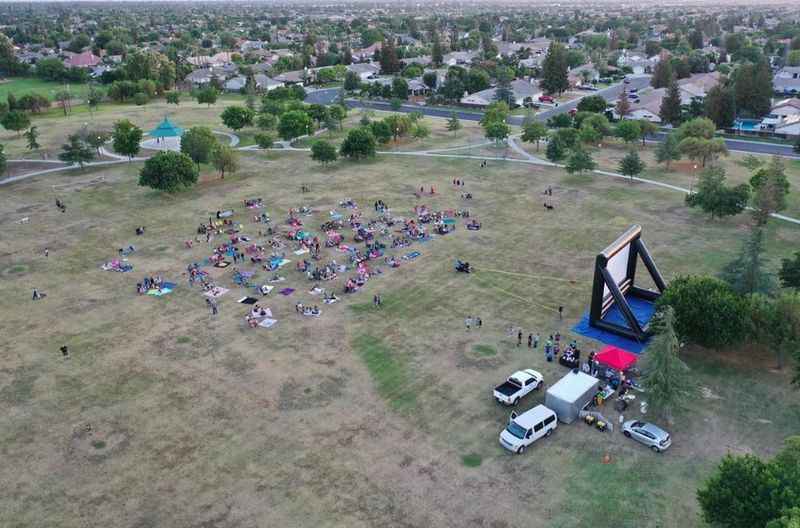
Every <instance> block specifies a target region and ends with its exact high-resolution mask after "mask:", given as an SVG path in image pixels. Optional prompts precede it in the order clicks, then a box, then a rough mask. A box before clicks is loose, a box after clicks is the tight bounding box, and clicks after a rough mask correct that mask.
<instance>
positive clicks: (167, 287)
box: [147, 282, 177, 297]
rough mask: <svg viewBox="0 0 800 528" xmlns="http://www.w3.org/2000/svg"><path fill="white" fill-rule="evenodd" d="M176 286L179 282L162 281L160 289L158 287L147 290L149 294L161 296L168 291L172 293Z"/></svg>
mask: <svg viewBox="0 0 800 528" xmlns="http://www.w3.org/2000/svg"><path fill="white" fill-rule="evenodd" d="M176 287H177V284H175V283H174V282H162V283H161V288H160V289H157V288H152V289H149V290H147V295H153V296H155V297H161V296H162V295H166V294H168V293H172V290H174V289H175V288H176Z"/></svg>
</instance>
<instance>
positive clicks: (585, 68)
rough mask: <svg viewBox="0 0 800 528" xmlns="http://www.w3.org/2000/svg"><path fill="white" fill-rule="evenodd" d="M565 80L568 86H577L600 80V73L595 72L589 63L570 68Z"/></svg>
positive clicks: (595, 69)
mask: <svg viewBox="0 0 800 528" xmlns="http://www.w3.org/2000/svg"><path fill="white" fill-rule="evenodd" d="M567 79H568V80H569V84H570V86H578V85H579V84H585V83H591V82H597V80H598V79H600V72H599V71H597V68H595V67H594V66H593V65H592V64H591V63H589V64H583V65H581V66H576V67H575V68H572V69H571V70H570V71H569V73H567Z"/></svg>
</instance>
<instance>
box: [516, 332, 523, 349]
mask: <svg viewBox="0 0 800 528" xmlns="http://www.w3.org/2000/svg"><path fill="white" fill-rule="evenodd" d="M521 345H522V330H520V331H519V332H517V347H519V346H521Z"/></svg>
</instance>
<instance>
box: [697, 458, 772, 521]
mask: <svg viewBox="0 0 800 528" xmlns="http://www.w3.org/2000/svg"><path fill="white" fill-rule="evenodd" d="M775 484H776V483H775V482H774V481H773V480H772V479H771V478H770V474H769V468H768V466H767V464H765V463H764V462H762V461H761V460H760V459H759V458H758V457H756V456H754V455H750V454H746V455H742V456H733V455H725V457H724V458H723V459H722V462H721V463H720V465H719V467H718V468H717V469H716V471H715V472H714V473H713V474H712V476H711V477H710V478H708V479H707V480H706V481H705V482H704V483H703V486H702V487H701V488H700V489H699V490H698V491H697V500H698V501H699V502H700V508H701V509H702V511H703V518H704V519H705V521H706V522H708V523H714V524H716V525H718V526H726V527H728V528H752V527H754V526H764V525H765V524H766V523H767V522H768V521H769V520H770V519H772V518H774V517H773V515H774V512H773V510H772V504H771V501H770V500H769V497H770V495H771V494H772V491H773V489H774V486H775Z"/></svg>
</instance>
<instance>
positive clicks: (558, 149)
mask: <svg viewBox="0 0 800 528" xmlns="http://www.w3.org/2000/svg"><path fill="white" fill-rule="evenodd" d="M566 155H567V152H566V149H565V148H564V145H563V144H562V143H561V141H559V140H558V139H557V138H556V137H552V138H550V141H548V142H547V149H546V150H545V156H546V157H547V159H549V160H550V161H552V162H553V163H558V162H559V161H561V160H563V159H564V156H566Z"/></svg>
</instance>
